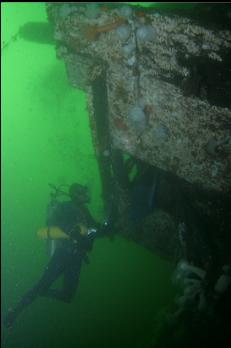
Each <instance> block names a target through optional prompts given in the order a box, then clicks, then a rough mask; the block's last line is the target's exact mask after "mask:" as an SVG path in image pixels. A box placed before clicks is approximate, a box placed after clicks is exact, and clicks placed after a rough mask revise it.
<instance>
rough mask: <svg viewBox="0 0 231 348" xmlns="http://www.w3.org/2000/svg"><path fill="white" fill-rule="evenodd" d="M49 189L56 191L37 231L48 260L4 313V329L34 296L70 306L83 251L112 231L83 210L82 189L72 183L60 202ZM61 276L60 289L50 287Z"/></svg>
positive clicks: (85, 192) (86, 193)
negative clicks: (31, 284)
mask: <svg viewBox="0 0 231 348" xmlns="http://www.w3.org/2000/svg"><path fill="white" fill-rule="evenodd" d="M52 188H54V189H55V190H56V191H55V193H54V194H53V196H52V200H51V203H50V204H49V206H48V214H47V215H48V216H47V227H45V228H42V229H40V230H39V231H38V237H39V238H40V239H47V241H48V245H49V249H50V252H51V258H50V261H49V263H48V265H47V267H46V268H45V271H44V273H43V275H42V277H41V278H40V280H39V281H38V282H37V283H36V284H35V286H34V287H33V288H32V289H30V290H29V291H28V292H27V293H26V294H25V295H24V296H23V297H22V298H21V300H20V301H19V302H18V304H17V305H16V306H15V307H14V308H13V309H12V308H10V309H9V310H8V313H7V315H6V318H5V320H4V324H5V326H6V327H7V328H11V327H12V325H13V323H14V321H15V320H16V319H17V317H18V316H19V314H20V313H21V312H22V311H23V310H24V308H26V307H27V306H29V305H30V304H31V303H32V302H33V301H34V300H35V299H36V298H37V297H38V296H46V297H49V298H53V299H57V300H61V301H64V302H67V303H70V302H71V300H72V299H73V297H74V295H75V292H76V289H77V286H78V282H79V276H80V270H81V265H82V262H83V261H85V262H87V263H88V258H87V252H88V251H90V250H91V249H92V247H93V242H94V239H95V237H96V236H97V237H102V236H104V235H105V234H107V233H108V231H110V230H112V229H111V224H110V223H108V221H106V222H104V223H103V224H102V225H100V224H99V223H97V222H96V221H95V220H94V219H93V217H92V216H91V214H90V212H89V210H88V208H87V207H86V204H87V203H89V201H90V195H89V191H88V188H87V187H86V186H83V185H80V184H78V183H73V184H72V185H71V186H70V188H69V194H67V193H66V195H68V196H69V198H70V199H69V200H68V201H62V202H60V201H58V200H57V199H56V196H57V195H58V194H65V193H64V192H62V191H60V190H59V189H57V188H56V187H55V186H52ZM54 242H55V243H56V244H55V243H54ZM62 274H63V276H64V281H63V287H62V289H52V288H50V287H51V285H52V284H53V283H54V281H55V280H56V279H57V278H58V277H60V276H61V275H62Z"/></svg>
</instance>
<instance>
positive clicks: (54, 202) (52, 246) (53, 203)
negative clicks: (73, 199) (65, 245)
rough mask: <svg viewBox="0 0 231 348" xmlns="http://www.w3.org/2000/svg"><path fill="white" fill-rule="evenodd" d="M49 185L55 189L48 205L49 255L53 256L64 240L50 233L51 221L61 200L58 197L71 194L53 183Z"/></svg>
mask: <svg viewBox="0 0 231 348" xmlns="http://www.w3.org/2000/svg"><path fill="white" fill-rule="evenodd" d="M49 186H50V187H51V188H52V190H54V191H53V192H51V193H50V197H51V199H50V202H49V204H48V206H47V227H48V229H47V236H48V238H47V255H48V256H49V257H52V256H53V255H54V253H55V250H56V249H57V248H58V247H59V246H60V245H61V244H62V240H59V239H52V238H51V235H50V233H49V229H50V228H51V224H50V221H51V219H52V217H53V216H54V214H55V211H56V210H57V208H58V205H59V201H58V198H59V197H60V196H69V195H68V193H66V192H64V191H62V190H61V189H60V188H58V187H56V186H55V185H53V184H49Z"/></svg>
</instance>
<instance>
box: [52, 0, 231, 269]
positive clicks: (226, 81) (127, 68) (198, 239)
mask: <svg viewBox="0 0 231 348" xmlns="http://www.w3.org/2000/svg"><path fill="white" fill-rule="evenodd" d="M47 13H48V17H49V20H50V21H51V22H52V23H53V26H54V37H55V39H56V42H57V46H56V49H57V57H58V58H59V59H63V60H64V62H65V65H66V71H67V75H68V79H69V82H70V84H71V85H72V86H73V87H75V88H78V89H82V90H84V91H85V92H86V93H87V96H88V109H89V118H90V124H91V129H92V137H93V142H94V146H95V153H96V157H97V159H98V163H99V169H100V173H101V178H102V187H103V198H104V201H105V204H106V206H107V207H108V206H110V205H111V203H110V202H111V200H112V199H113V200H114V202H116V203H114V205H116V206H117V208H118V211H119V214H118V218H117V221H116V229H117V230H118V231H119V233H121V234H123V235H125V236H126V237H128V238H131V239H133V240H135V241H137V242H138V243H140V244H142V245H144V246H145V247H147V248H148V249H150V250H152V251H155V252H159V253H160V254H161V255H162V256H163V257H167V258H170V259H175V258H177V255H178V256H179V253H181V251H179V250H180V249H182V245H181V243H180V241H179V227H178V226H179V224H180V223H182V222H185V219H187V224H188V225H190V227H189V229H190V233H189V234H190V236H189V237H188V245H189V246H188V247H187V248H188V249H191V250H188V255H190V256H189V257H190V258H191V260H192V261H194V262H195V263H199V264H200V265H201V264H203V262H205V263H206V262H207V261H208V260H209V258H210V256H211V250H213V247H214V245H213V244H214V241H215V240H217V239H218V240H219V239H220V238H221V239H222V242H221V241H220V242H219V243H220V244H219V243H218V244H219V246H218V247H217V251H216V252H217V254H219V255H221V254H222V255H224V256H220V257H221V258H224V260H223V259H222V261H221V262H224V261H225V260H226V261H228V259H229V257H230V256H228V254H229V253H228V247H227V250H226V249H225V248H226V246H225V245H226V243H227V242H229V243H230V237H229V236H228V225H229V219H230V214H229V213H228V208H227V207H228V205H229V202H230V200H229V199H230V184H231V70H230V65H229V62H230V61H231V31H230V28H229V27H228V26H227V27H226V26H224V27H222V28H217V27H212V26H211V25H206V24H204V23H201V22H200V21H198V20H196V19H193V18H189V17H188V16H184V15H178V14H174V13H171V14H168V13H164V12H163V11H162V12H161V11H158V10H156V9H152V10H150V9H148V10H146V9H143V8H142V7H132V6H128V5H122V4H120V3H115V4H110V3H109V4H104V3H76V4H75V3H48V4H47ZM137 166H139V168H140V166H141V167H142V166H143V167H144V168H150V167H151V168H153V170H154V172H155V173H156V171H158V180H159V182H158V189H157V190H155V195H156V197H155V199H156V201H157V208H158V209H157V210H156V211H155V212H154V213H153V214H150V215H149V216H147V217H145V218H144V219H142V220H141V221H139V223H138V224H137V223H135V224H134V222H133V221H131V219H129V216H130V215H129V214H130V213H129V211H130V208H131V190H132V187H133V186H132V180H131V176H132V170H134V168H136V167H137ZM153 185H154V184H153ZM112 197H113V198H112ZM164 197H165V198H164ZM158 202H159V203H158ZM223 203H224V206H223ZM186 204H188V208H187V209H186V210H187V211H186V213H185V205H186ZM194 212H195V214H196V218H194V217H193V216H194V215H193V214H194ZM198 212H199V215H198ZM185 215H186V216H187V217H186V218H185ZM204 217H205V220H206V221H207V220H208V221H209V220H210V218H211V219H212V222H211V225H213V222H215V225H214V226H215V227H213V228H214V229H216V231H213V230H212V227H211V231H208V230H207V229H208V225H207V224H206V222H205V223H202V224H200V223H199V222H198V221H199V220H200V221H202V220H203V219H204ZM213 219H214V220H213ZM220 220H222V223H221V224H219V221H220ZM198 226H199V227H198ZM209 227H210V226H209ZM166 240H168V243H167V245H166ZM222 243H223V244H224V245H223V244H222ZM207 244H209V245H207ZM221 244H222V245H221ZM219 248H220V249H219ZM205 249H206V251H205ZM195 250H196V251H195ZM203 255H204V258H205V259H204V260H203Z"/></svg>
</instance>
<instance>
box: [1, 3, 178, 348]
mask: <svg viewBox="0 0 231 348" xmlns="http://www.w3.org/2000/svg"><path fill="white" fill-rule="evenodd" d="M1 10H2V14H1V16H2V47H4V49H3V50H2V197H1V198H2V306H3V308H7V307H9V306H11V305H14V304H15V302H17V301H18V300H19V299H20V297H21V296H22V295H23V294H24V292H25V291H27V290H28V289H29V288H30V287H32V286H33V285H34V283H35V282H36V281H37V280H38V279H39V277H40V276H41V274H42V272H43V270H44V268H45V267H46V264H47V261H48V257H47V256H46V252H45V245H44V244H43V242H42V241H39V240H37V239H36V231H37V229H38V228H39V227H41V226H43V225H44V222H45V209H46V205H47V203H48V201H49V187H48V183H54V184H57V185H58V184H70V183H72V182H73V181H79V182H80V183H83V184H87V185H88V186H89V187H90V191H91V194H92V202H91V204H90V210H91V212H92V214H93V216H94V217H95V218H96V219H97V220H98V221H102V219H103V217H104V213H103V205H102V201H101V198H100V197H101V196H100V194H101V187H100V180H99V172H98V166H97V162H96V159H95V157H94V149H93V146H92V140H91V133H90V127H89V121H88V112H87V109H86V95H85V94H84V92H82V91H80V90H76V89H73V88H71V87H70V86H69V84H68V81H67V77H66V72H65V66H64V63H63V62H62V61H58V60H57V59H56V53H55V47H54V46H52V45H48V44H47V45H45V44H39V43H34V42H29V41H26V40H23V39H22V38H20V37H18V38H17V39H16V40H14V39H13V38H14V36H15V34H17V32H18V30H19V28H20V27H21V26H22V25H24V24H25V23H27V22H41V21H43V22H44V21H46V20H47V19H46V12H45V6H44V4H43V3H3V4H1ZM6 43H8V44H7V45H6ZM90 261H91V263H90V264H89V265H84V266H83V268H82V272H81V277H80V285H79V288H78V291H77V294H76V297H75V299H74V301H73V302H72V303H71V304H63V303H59V302H55V301H51V300H48V299H45V298H39V299H37V300H36V301H35V302H34V303H33V304H32V305H31V306H30V307H28V308H27V309H26V310H25V311H24V312H23V313H22V315H21V316H20V317H19V318H18V320H17V321H16V323H15V326H14V327H13V329H12V330H11V331H10V332H8V331H5V330H4V332H3V338H4V347H5V348H13V347H15V348H35V347H36V348H46V347H68V348H72V347H80V348H83V347H101V348H103V347H111V348H114V347H115V348H118V347H121V348H125V347H134V348H135V347H137V348H138V347H148V346H149V343H150V341H151V340H152V336H153V332H154V329H155V328H154V323H155V318H156V317H157V316H158V314H159V312H160V311H162V310H163V308H165V307H168V306H169V305H171V304H172V303H173V298H174V289H173V287H172V284H171V272H172V266H171V265H170V264H168V263H167V262H164V261H162V260H161V259H160V258H159V257H158V256H155V255H153V254H151V253H149V252H148V251H146V250H145V249H143V248H141V247H139V246H138V245H136V244H135V243H132V242H127V241H125V240H123V239H122V238H121V237H116V238H115V240H114V241H110V240H109V239H102V240H97V241H96V242H95V244H94V249H93V251H92V252H91V253H90Z"/></svg>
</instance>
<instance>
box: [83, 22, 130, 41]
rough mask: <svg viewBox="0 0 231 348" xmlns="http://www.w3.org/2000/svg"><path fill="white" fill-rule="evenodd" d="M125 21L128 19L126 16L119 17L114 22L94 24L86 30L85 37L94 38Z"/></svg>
mask: <svg viewBox="0 0 231 348" xmlns="http://www.w3.org/2000/svg"><path fill="white" fill-rule="evenodd" d="M125 22H126V20H125V19H124V18H118V19H116V20H115V21H114V22H111V23H107V24H105V25H102V26H96V25H93V26H91V27H89V28H87V29H86V30H85V32H84V37H85V39H87V40H94V39H95V37H96V36H97V35H98V34H101V33H106V32H108V31H111V30H113V29H116V28H118V27H119V26H120V25H122V24H124V23H125Z"/></svg>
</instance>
